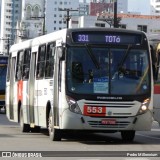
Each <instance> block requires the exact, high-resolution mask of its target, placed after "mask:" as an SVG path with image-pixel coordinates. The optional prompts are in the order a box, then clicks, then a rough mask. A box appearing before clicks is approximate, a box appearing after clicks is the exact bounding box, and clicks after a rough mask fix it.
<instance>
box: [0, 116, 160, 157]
mask: <svg viewBox="0 0 160 160" xmlns="http://www.w3.org/2000/svg"><path fill="white" fill-rule="evenodd" d="M0 151H1V152H0V156H2V151H3V154H6V152H7V153H8V152H9V154H10V153H11V154H12V158H4V157H1V158H0V159H9V160H10V159H17V157H16V156H18V154H16V153H19V152H20V153H19V156H21V157H22V156H26V155H27V156H28V154H29V155H30V154H32V153H36V154H37V156H40V155H42V156H43V157H41V158H40V157H39V158H34V159H55V160H62V159H63V160H64V159H65V160H88V159H89V160H106V159H107V160H108V159H109V160H159V159H160V157H157V156H156V155H159V156H160V127H159V125H158V123H157V122H154V123H153V126H152V130H151V131H147V132H141V131H138V132H136V136H135V140H134V142H132V143H125V142H123V141H122V140H121V136H120V133H105V134H104V133H97V134H86V133H72V134H70V135H65V136H64V138H63V139H62V141H60V142H53V141H51V140H50V139H49V137H48V136H47V130H45V129H41V132H40V133H22V132H20V129H19V125H18V124H17V123H14V122H9V121H8V119H7V118H6V115H5V114H0ZM10 151H11V152H10ZM48 151H49V152H48ZM28 152H29V153H28ZM147 154H148V155H149V157H148V156H147ZM3 156H5V155H3ZM13 156H14V158H13ZM34 156H35V155H34ZM44 156H46V158H45V157H44ZM50 156H51V157H50ZM110 156H111V157H110ZM23 159H32V158H23Z"/></svg>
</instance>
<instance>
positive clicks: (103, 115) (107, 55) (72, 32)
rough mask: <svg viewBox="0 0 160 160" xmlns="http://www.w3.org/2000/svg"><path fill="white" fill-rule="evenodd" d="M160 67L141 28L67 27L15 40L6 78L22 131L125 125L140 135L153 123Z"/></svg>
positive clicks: (126, 131)
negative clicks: (155, 75) (156, 76)
mask: <svg viewBox="0 0 160 160" xmlns="http://www.w3.org/2000/svg"><path fill="white" fill-rule="evenodd" d="M152 75H153V71H152V65H151V54H150V47H149V43H148V39H147V37H146V35H145V33H143V32H141V31H132V30H125V29H113V28H76V29H62V30H60V31H56V32H53V33H50V34H47V35H43V36H40V37H36V38H34V39H31V40H26V41H24V42H20V43H18V44H14V45H12V46H11V48H10V55H9V64H8V70H7V80H6V109H7V117H8V119H9V120H10V121H14V122H19V123H20V128H21V131H22V132H32V131H39V130H40V129H41V128H46V129H48V134H49V137H50V139H51V140H52V141H60V140H61V139H62V138H63V135H64V133H68V134H69V132H72V131H75V132H80V131H83V132H91V133H95V132H104V133H105V132H106V133H107V132H113V133H114V132H120V133H121V137H122V140H124V141H133V140H134V137H135V132H136V131H147V130H151V125H152V121H153V118H152V112H153V76H152Z"/></svg>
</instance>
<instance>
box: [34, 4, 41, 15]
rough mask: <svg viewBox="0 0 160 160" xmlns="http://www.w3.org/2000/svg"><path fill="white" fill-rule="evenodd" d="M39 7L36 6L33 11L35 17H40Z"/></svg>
mask: <svg viewBox="0 0 160 160" xmlns="http://www.w3.org/2000/svg"><path fill="white" fill-rule="evenodd" d="M39 10H40V9H39V7H38V6H35V7H34V9H33V16H34V17H39Z"/></svg>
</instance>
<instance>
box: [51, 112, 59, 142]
mask: <svg viewBox="0 0 160 160" xmlns="http://www.w3.org/2000/svg"><path fill="white" fill-rule="evenodd" d="M48 132H49V137H50V139H51V140H52V141H61V131H60V129H56V128H54V122H53V114H52V111H51V110H50V113H49V118H48Z"/></svg>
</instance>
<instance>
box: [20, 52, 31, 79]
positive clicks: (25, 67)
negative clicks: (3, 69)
mask: <svg viewBox="0 0 160 160" xmlns="http://www.w3.org/2000/svg"><path fill="white" fill-rule="evenodd" d="M30 57H31V50H30V49H27V50H25V52H24V63H23V73H22V76H23V79H25V80H27V79H28V78H29V70H30Z"/></svg>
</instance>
